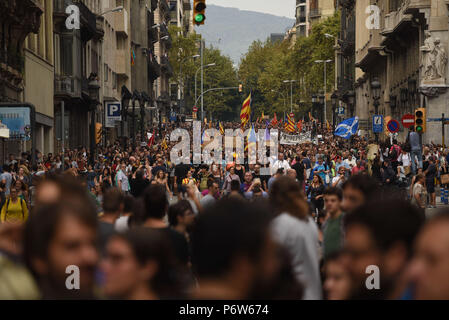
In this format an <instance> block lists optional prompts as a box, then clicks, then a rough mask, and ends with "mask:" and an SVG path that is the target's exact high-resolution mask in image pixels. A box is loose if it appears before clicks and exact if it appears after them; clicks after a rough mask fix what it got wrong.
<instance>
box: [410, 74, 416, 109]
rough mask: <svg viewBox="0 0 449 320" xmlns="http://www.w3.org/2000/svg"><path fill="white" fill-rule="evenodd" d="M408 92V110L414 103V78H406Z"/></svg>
mask: <svg viewBox="0 0 449 320" xmlns="http://www.w3.org/2000/svg"><path fill="white" fill-rule="evenodd" d="M408 93H409V94H410V110H413V105H414V104H415V96H416V80H415V79H409V80H408Z"/></svg>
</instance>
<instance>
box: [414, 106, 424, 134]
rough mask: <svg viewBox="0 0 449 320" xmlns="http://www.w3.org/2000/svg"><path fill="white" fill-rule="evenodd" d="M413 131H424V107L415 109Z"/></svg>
mask: <svg viewBox="0 0 449 320" xmlns="http://www.w3.org/2000/svg"><path fill="white" fill-rule="evenodd" d="M415 131H416V132H418V133H425V132H426V109H425V108H418V109H416V110H415Z"/></svg>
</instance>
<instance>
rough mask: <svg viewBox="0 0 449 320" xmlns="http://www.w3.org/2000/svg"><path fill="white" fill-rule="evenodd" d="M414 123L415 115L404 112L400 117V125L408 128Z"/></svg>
mask: <svg viewBox="0 0 449 320" xmlns="http://www.w3.org/2000/svg"><path fill="white" fill-rule="evenodd" d="M414 124H415V116H414V115H413V114H406V115H404V116H403V117H402V125H403V126H404V128H410V127H411V126H413V125H414Z"/></svg>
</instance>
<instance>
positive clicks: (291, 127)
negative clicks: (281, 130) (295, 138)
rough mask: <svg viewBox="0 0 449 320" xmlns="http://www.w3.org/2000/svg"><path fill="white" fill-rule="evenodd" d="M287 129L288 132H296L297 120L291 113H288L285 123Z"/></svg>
mask: <svg viewBox="0 0 449 320" xmlns="http://www.w3.org/2000/svg"><path fill="white" fill-rule="evenodd" d="M285 130H287V131H288V132H295V131H296V130H295V120H294V119H293V117H292V116H290V114H287V122H286V123H285Z"/></svg>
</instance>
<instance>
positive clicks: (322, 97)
mask: <svg viewBox="0 0 449 320" xmlns="http://www.w3.org/2000/svg"><path fill="white" fill-rule="evenodd" d="M318 100H319V101H320V105H321V106H324V104H325V103H326V96H325V95H324V94H320V95H319V96H318ZM325 110H326V109H321V111H322V112H325ZM321 123H322V125H323V127H324V123H325V115H324V113H323V115H322V116H321Z"/></svg>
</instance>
